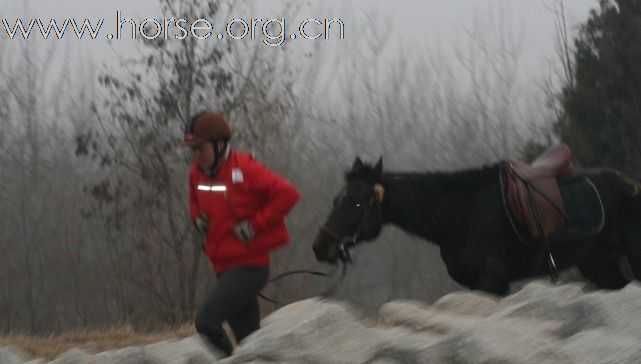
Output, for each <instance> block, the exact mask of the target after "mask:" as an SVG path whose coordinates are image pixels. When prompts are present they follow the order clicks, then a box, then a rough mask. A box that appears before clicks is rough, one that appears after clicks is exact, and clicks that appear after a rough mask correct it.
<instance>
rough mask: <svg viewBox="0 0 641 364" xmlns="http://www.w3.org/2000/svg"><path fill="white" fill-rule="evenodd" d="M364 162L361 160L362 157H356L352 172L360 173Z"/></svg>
mask: <svg viewBox="0 0 641 364" xmlns="http://www.w3.org/2000/svg"><path fill="white" fill-rule="evenodd" d="M363 166H364V164H363V161H362V160H361V158H360V157H356V160H355V161H354V164H352V171H354V172H360V171H362V170H363Z"/></svg>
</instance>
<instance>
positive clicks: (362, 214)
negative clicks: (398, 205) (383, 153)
mask: <svg viewBox="0 0 641 364" xmlns="http://www.w3.org/2000/svg"><path fill="white" fill-rule="evenodd" d="M382 174H383V160H382V158H381V159H379V161H378V163H377V164H376V166H374V167H372V166H371V165H368V164H364V163H363V162H362V161H361V160H360V158H356V161H355V162H354V165H353V166H352V169H351V170H350V171H348V172H347V174H346V177H345V180H346V185H345V187H343V189H342V190H341V191H340V192H339V193H338V195H337V196H336V197H335V198H334V206H333V208H332V211H331V212H330V214H329V217H328V218H327V221H326V222H325V224H324V225H323V226H322V227H321V228H320V231H319V233H318V236H317V237H316V240H315V241H314V245H313V249H314V254H315V255H316V260H318V261H321V262H323V261H324V262H329V263H336V261H337V260H338V259H341V260H342V261H343V262H349V261H351V257H350V255H349V248H350V247H352V246H353V245H355V244H356V243H357V242H359V241H362V240H372V239H374V238H376V237H377V236H378V234H379V233H380V231H381V227H382V216H381V205H382V202H383V195H384V190H383V186H382V183H381V178H382Z"/></svg>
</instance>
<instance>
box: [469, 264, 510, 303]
mask: <svg viewBox="0 0 641 364" xmlns="http://www.w3.org/2000/svg"><path fill="white" fill-rule="evenodd" d="M484 263H485V264H484V265H483V266H482V267H481V268H480V269H479V274H478V280H477V284H476V286H475V287H472V289H478V290H481V291H485V292H488V293H492V294H495V295H499V296H505V295H506V294H507V293H508V292H509V290H510V284H509V280H508V278H507V274H506V273H505V265H504V263H503V261H501V259H499V258H497V257H494V256H488V257H486V259H485V262H484Z"/></svg>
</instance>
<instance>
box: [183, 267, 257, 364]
mask: <svg viewBox="0 0 641 364" xmlns="http://www.w3.org/2000/svg"><path fill="white" fill-rule="evenodd" d="M268 278H269V268H268V267H242V268H235V269H230V270H228V271H225V272H223V273H222V274H220V275H219V276H218V277H217V280H216V285H215V286H214V288H213V290H212V291H210V292H209V293H208V294H207V297H206V299H205V302H204V303H203V304H202V306H201V307H200V309H199V310H198V313H197V314H196V322H195V324H196V331H198V333H199V334H201V335H203V336H205V337H207V338H208V339H209V341H211V343H212V344H214V345H215V346H216V347H217V348H219V349H220V350H222V351H223V352H224V353H225V354H227V355H230V354H231V352H232V346H231V343H230V341H229V339H228V338H227V335H225V332H224V331H223V329H222V326H221V324H222V323H223V321H227V323H228V324H229V326H230V327H231V329H232V330H233V332H234V336H235V337H236V340H237V341H238V342H240V341H241V340H242V339H244V338H245V337H246V336H247V335H249V334H251V333H252V332H254V331H256V330H257V329H258V328H259V326H260V306H259V305H258V297H257V294H258V292H260V290H262V289H263V287H265V284H267V280H268Z"/></svg>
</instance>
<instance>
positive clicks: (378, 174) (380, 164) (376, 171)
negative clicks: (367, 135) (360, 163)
mask: <svg viewBox="0 0 641 364" xmlns="http://www.w3.org/2000/svg"><path fill="white" fill-rule="evenodd" d="M374 175H375V176H376V178H377V179H379V180H380V179H381V177H383V157H382V156H381V157H380V158H379V159H378V162H376V166H375V167H374Z"/></svg>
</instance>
